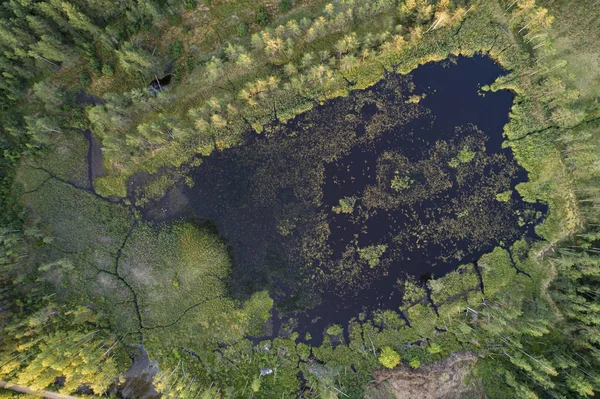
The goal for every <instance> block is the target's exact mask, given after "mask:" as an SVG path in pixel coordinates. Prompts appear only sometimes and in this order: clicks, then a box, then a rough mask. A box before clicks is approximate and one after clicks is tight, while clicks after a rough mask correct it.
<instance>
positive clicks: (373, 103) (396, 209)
mask: <svg viewBox="0 0 600 399" xmlns="http://www.w3.org/2000/svg"><path fill="white" fill-rule="evenodd" d="M502 73H503V71H502V69H501V68H500V67H499V66H498V65H496V64H495V63H494V62H493V61H492V60H491V59H489V58H487V57H484V56H475V57H473V58H464V57H461V58H458V59H455V60H449V61H445V62H441V63H430V64H427V65H424V66H422V67H419V68H418V69H417V70H416V71H414V73H412V74H410V75H409V76H408V77H402V76H398V75H395V74H388V76H387V77H386V78H385V79H384V80H382V81H381V82H380V83H378V84H377V85H375V86H374V87H372V88H370V89H368V90H365V91H357V92H354V93H353V94H352V95H351V96H349V97H348V98H342V99H337V100H334V101H331V102H328V103H327V104H325V105H323V106H320V107H317V108H315V109H313V110H311V111H309V112H307V113H305V114H303V115H300V116H298V117H297V118H295V119H294V120H292V121H290V122H288V124H287V125H280V124H274V125H273V126H271V127H269V128H267V129H266V131H265V133H264V134H263V135H262V136H256V135H253V134H249V136H248V143H247V145H245V146H242V147H238V148H233V149H229V150H225V151H222V152H219V153H216V154H214V155H213V156H211V157H208V158H205V159H204V160H203V163H202V165H201V166H200V167H198V168H197V169H196V170H194V171H193V172H192V174H191V176H192V177H193V179H194V183H195V184H194V186H193V187H186V186H181V187H176V188H175V189H173V190H172V191H171V192H170V193H168V194H167V195H166V196H165V197H164V198H163V199H162V200H161V201H158V202H156V203H152V204H151V205H150V206H149V207H148V208H147V210H146V212H145V217H146V218H147V219H151V220H176V219H180V218H184V219H202V220H211V221H213V222H214V223H215V225H216V227H217V228H218V230H219V232H220V234H221V235H222V236H223V237H224V238H225V239H226V240H228V241H229V244H230V246H231V250H232V256H233V260H234V266H233V271H232V282H231V289H232V294H233V295H234V296H238V297H240V298H245V297H247V296H248V295H250V294H251V293H252V292H255V291H257V290H262V289H269V290H270V292H271V293H272V295H273V296H274V298H275V300H276V307H277V310H276V311H275V315H274V319H273V326H274V327H273V332H272V335H277V334H278V332H279V331H278V329H279V326H280V324H281V322H282V320H283V319H285V320H287V319H288V318H290V317H291V318H293V319H294V320H295V323H296V324H297V325H296V328H295V330H296V331H298V332H300V334H301V336H303V334H304V333H306V332H309V333H310V334H311V336H312V337H313V338H312V339H311V340H309V342H310V343H312V344H319V343H320V342H321V340H322V333H323V331H324V330H325V329H326V327H327V326H328V325H330V324H334V323H335V324H342V325H346V324H347V322H348V321H349V320H350V319H351V318H353V317H357V316H358V314H359V313H361V312H363V311H364V312H366V313H369V312H371V311H374V310H377V309H395V310H397V309H398V307H399V306H400V305H401V303H402V295H403V294H402V290H401V289H400V284H399V283H400V282H401V281H402V280H403V279H405V278H406V277H407V276H414V277H415V278H416V279H417V280H419V279H420V280H421V281H426V280H427V279H429V278H432V277H441V276H443V275H444V274H446V273H448V272H449V271H452V270H454V269H456V268H457V267H458V266H459V265H461V264H466V263H471V262H474V261H476V260H477V259H478V258H479V257H480V256H481V255H482V254H484V253H486V252H489V251H491V250H492V249H493V248H494V247H495V246H497V245H499V244H502V245H510V244H511V243H512V242H514V241H516V240H518V239H520V238H522V237H527V238H531V239H533V238H535V234H534V231H533V228H534V226H535V224H536V223H537V222H539V220H540V219H541V217H542V214H544V213H545V206H543V205H540V204H526V203H524V202H523V201H522V200H521V199H520V198H519V196H518V194H516V193H513V194H512V198H511V201H509V203H502V202H499V201H497V200H496V199H495V194H496V193H499V192H502V191H506V190H508V189H512V188H514V186H515V185H516V184H517V183H519V182H523V181H526V179H527V174H526V172H525V170H524V169H522V168H520V167H519V166H518V165H517V164H516V162H515V161H514V159H513V157H512V154H511V152H510V150H508V149H503V148H502V130H503V126H504V125H505V124H506V123H507V122H508V112H509V109H510V107H511V105H512V101H513V97H514V96H513V94H512V93H511V92H508V91H503V92H497V93H485V94H483V93H481V92H480V87H481V86H483V85H486V84H490V83H492V82H493V81H494V80H495V79H496V78H497V77H498V76H500V75H501V74H502ZM423 95H424V97H423V98H422V99H421V100H420V102H418V104H416V103H415V102H411V101H408V100H409V99H410V96H413V98H414V96H423ZM457 128H458V129H459V130H457ZM465 148H469V149H472V150H473V152H474V153H476V155H475V158H474V159H473V160H472V161H470V163H468V164H466V165H467V166H460V167H451V166H448V165H449V164H450V163H451V161H452V159H454V158H456V157H455V155H456V153H457V152H458V151H459V150H460V149H465ZM452 157H454V158H452ZM449 161H450V162H449ZM393 173H396V174H398V176H404V175H406V176H408V177H410V180H411V183H410V187H408V188H406V189H404V191H399V192H396V191H394V190H391V189H390V186H389V181H390V179H391V178H393V176H395V175H393ZM344 197H355V198H356V200H355V205H354V210H353V211H352V212H351V213H336V212H334V211H332V208H333V207H335V206H336V205H339V201H340V199H342V198H344ZM515 210H520V211H522V214H521V216H522V220H521V223H519V216H518V215H516V214H515V212H514V211H515ZM525 214H526V215H530V216H528V217H527V218H525V219H526V220H525V222H523V215H525ZM457 215H458V216H457ZM532 215H533V216H532ZM376 245H380V246H385V247H386V249H385V250H384V252H383V254H382V255H381V256H380V261H379V262H378V264H377V265H376V266H369V265H370V264H369V265H367V264H366V263H365V261H364V260H363V259H362V258H361V255H360V251H359V249H361V248H363V249H364V248H368V247H371V246H376Z"/></svg>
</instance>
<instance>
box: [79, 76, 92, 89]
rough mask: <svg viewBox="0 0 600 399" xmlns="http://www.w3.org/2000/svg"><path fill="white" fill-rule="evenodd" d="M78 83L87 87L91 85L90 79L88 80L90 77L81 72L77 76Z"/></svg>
mask: <svg viewBox="0 0 600 399" xmlns="http://www.w3.org/2000/svg"><path fill="white" fill-rule="evenodd" d="M79 83H80V84H81V85H82V86H83V87H88V86H89V85H90V84H91V83H92V79H90V75H88V73H87V72H81V73H80V74H79Z"/></svg>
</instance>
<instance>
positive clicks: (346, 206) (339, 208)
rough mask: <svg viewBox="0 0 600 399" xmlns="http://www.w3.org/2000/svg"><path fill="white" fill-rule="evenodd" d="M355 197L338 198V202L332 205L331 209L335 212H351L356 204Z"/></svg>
mask: <svg viewBox="0 0 600 399" xmlns="http://www.w3.org/2000/svg"><path fill="white" fill-rule="evenodd" d="M356 200H357V198H356V197H345V198H342V199H341V200H340V204H339V205H336V206H334V207H333V208H332V209H331V210H332V211H333V212H335V213H352V212H353V211H354V205H355V204H356Z"/></svg>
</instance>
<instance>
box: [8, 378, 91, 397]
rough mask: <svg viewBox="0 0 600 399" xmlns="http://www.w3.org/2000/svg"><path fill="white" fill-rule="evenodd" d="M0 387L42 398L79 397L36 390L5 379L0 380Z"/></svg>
mask: <svg viewBox="0 0 600 399" xmlns="http://www.w3.org/2000/svg"><path fill="white" fill-rule="evenodd" d="M0 388H4V389H9V390H11V391H15V392H21V393H26V394H29V395H35V396H40V397H42V398H48V399H81V398H78V397H76V396H70V395H63V394H61V393H57V392H50V391H44V390H41V391H36V390H34V389H31V388H29V387H27V386H24V385H17V384H12V383H10V382H7V381H0Z"/></svg>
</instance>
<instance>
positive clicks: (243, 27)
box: [237, 22, 248, 37]
mask: <svg viewBox="0 0 600 399" xmlns="http://www.w3.org/2000/svg"><path fill="white" fill-rule="evenodd" d="M237 31H238V35H240V37H244V36H248V24H247V23H245V22H242V23H240V24H239V25H238V26H237Z"/></svg>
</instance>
